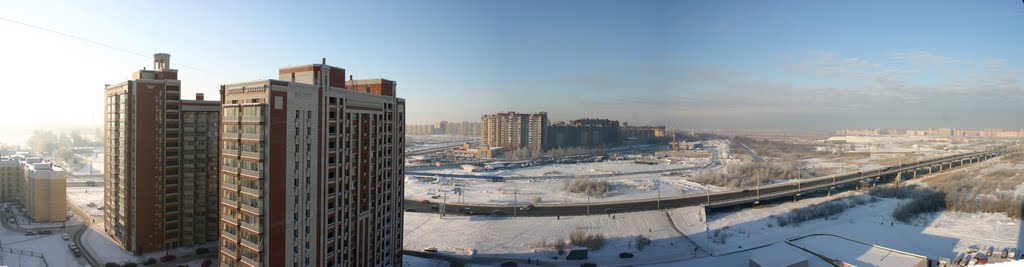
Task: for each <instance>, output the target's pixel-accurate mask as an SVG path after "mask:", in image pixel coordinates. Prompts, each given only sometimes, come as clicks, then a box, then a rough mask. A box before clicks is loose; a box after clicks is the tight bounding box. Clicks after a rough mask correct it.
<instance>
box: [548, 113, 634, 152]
mask: <svg viewBox="0 0 1024 267" xmlns="http://www.w3.org/2000/svg"><path fill="white" fill-rule="evenodd" d="M547 138H548V140H547V142H546V143H547V147H548V148H565V147H585V148H595V147H606V146H611V145H615V144H618V143H619V142H620V141H621V140H620V139H619V122H618V121H613V120H609V119H578V120H572V121H569V122H558V123H554V124H552V125H551V126H549V127H548V134H547Z"/></svg>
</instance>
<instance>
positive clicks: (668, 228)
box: [405, 192, 1022, 266]
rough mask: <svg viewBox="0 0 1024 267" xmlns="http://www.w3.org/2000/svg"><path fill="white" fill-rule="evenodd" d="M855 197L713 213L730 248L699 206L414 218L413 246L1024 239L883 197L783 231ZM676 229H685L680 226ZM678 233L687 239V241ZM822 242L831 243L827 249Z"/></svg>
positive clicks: (657, 255) (673, 246)
mask: <svg viewBox="0 0 1024 267" xmlns="http://www.w3.org/2000/svg"><path fill="white" fill-rule="evenodd" d="M856 194H858V193H857V192H847V193H842V194H837V195H835V196H832V197H818V198H809V199H804V200H800V201H795V202H793V201H790V202H784V203H781V204H765V205H762V206H761V207H758V208H746V209H741V210H736V211H722V212H714V213H711V214H710V216H708V217H709V218H710V220H709V223H708V226H709V227H710V229H712V230H713V231H714V230H718V232H719V234H721V235H727V236H728V237H726V238H724V239H723V241H722V242H713V241H711V240H710V239H709V238H708V234H707V232H706V231H705V225H704V221H703V218H704V216H703V215H702V214H701V212H700V208H683V209H674V210H668V214H669V215H670V216H671V218H672V222H670V221H669V220H668V218H666V217H665V216H666V213H665V212H658V211H646V212H635V213H624V214H618V215H616V217H617V218H616V219H615V220H612V219H611V218H608V217H607V216H600V215H595V216H589V217H588V216H571V217H563V218H561V219H560V220H559V219H556V218H550V217H529V218H495V217H465V216H450V217H445V218H443V219H441V218H439V217H437V215H433V214H422V213H406V218H405V240H406V244H405V249H409V250H422V249H424V248H426V247H436V248H437V249H439V250H440V251H441V252H440V253H447V254H455V255H463V256H466V257H468V255H474V256H473V258H475V259H502V258H515V259H523V258H542V259H544V260H545V261H551V260H550V258H549V257H550V256H552V255H553V254H552V252H551V251H550V250H547V249H541V248H540V247H539V246H538V244H540V243H541V242H543V241H547V242H554V241H556V240H558V239H559V238H567V236H568V233H569V232H570V231H571V230H572V229H576V228H580V229H586V231H587V232H589V233H602V234H604V235H605V237H606V238H607V239H608V243H607V245H606V246H605V247H604V248H602V249H600V250H597V251H592V254H591V258H590V259H588V260H587V261H588V262H595V263H599V264H601V265H602V266H606V265H607V266H617V265H643V264H653V265H652V266H711V265H713V266H747V263H748V261H747V260H748V259H749V257H750V255H752V253H756V252H757V251H758V250H760V249H761V248H758V247H761V246H780V245H781V246H788V245H786V244H785V243H784V241H785V240H787V239H791V238H796V237H801V236H806V235H810V234H834V235H838V236H842V237H846V238H850V239H854V240H857V241H861V242H866V243H869V244H874V245H879V246H884V247H888V248H892V249H896V250H901V251H906V252H909V253H914V254H918V255H923V256H926V257H929V258H932V259H937V258H938V257H946V258H952V257H954V256H955V255H956V252H958V251H963V250H965V249H966V248H968V247H971V246H975V247H989V246H992V247H996V248H1003V247H1011V248H1014V247H1017V243H1018V241H1019V240H1021V239H1022V237H1021V235H1020V233H1021V231H1020V229H1021V224H1020V221H1019V220H1014V219H1011V218H1008V217H1006V216H1005V215H1003V214H986V213H977V214H969V213H960V212H941V213H933V214H926V215H924V216H923V218H921V219H919V220H918V221H916V222H915V223H913V224H902V223H899V222H895V221H894V220H892V218H891V216H890V214H891V212H892V210H893V209H894V208H895V207H896V206H898V205H900V204H902V203H904V201H901V200H894V199H879V200H878V201H876V202H871V203H868V204H864V205H860V206H856V207H853V208H850V209H848V210H847V211H845V212H843V213H841V214H839V215H836V216H832V217H830V218H828V219H818V220H812V221H807V222H804V223H801V224H800V225H798V226H792V225H790V226H785V227H780V226H778V224H777V222H776V221H775V219H774V218H773V217H772V216H778V215H783V214H786V213H788V212H789V211H791V210H793V209H795V208H800V207H806V206H810V205H814V204H819V203H823V202H826V201H830V200H832V199H836V198H842V197H849V196H853V195H856ZM673 224H674V226H675V227H676V228H673ZM675 229H679V230H680V231H681V232H682V233H683V234H685V236H687V237H688V238H684V237H682V236H681V235H680V234H679V233H677V232H676V230H675ZM643 230H648V231H643ZM636 235H644V236H646V237H648V238H650V239H651V240H654V242H653V245H652V246H651V247H648V248H647V249H645V250H643V251H637V250H636V249H635V248H634V247H632V246H631V244H633V243H631V242H633V241H634V240H635V236H636ZM837 240H841V239H837ZM690 242H693V243H690ZM815 242H817V243H810V244H805V245H813V246H815V247H827V248H828V249H825V250H823V251H821V252H823V253H826V252H827V253H834V254H836V255H831V256H833V257H838V258H844V259H852V261H860V262H861V263H864V262H869V261H867V260H870V259H878V257H880V256H881V255H882V254H880V253H882V251H878V250H874V249H867V248H866V246H863V245H856V243H853V244H851V242H849V241H845V240H844V241H836V240H831V241H829V240H825V241H820V240H819V241H815ZM820 242H825V243H824V244H818V243H820ZM695 247H700V248H701V249H698V254H700V253H702V252H700V251H702V250H703V251H710V252H712V253H713V254H714V255H719V256H714V257H699V258H694V259H687V260H682V259H685V258H687V257H692V256H693V255H694V254H692V253H693V251H694V248H695ZM752 248H755V249H752ZM776 249H778V248H776ZM623 251H628V252H631V253H634V254H635V255H636V256H637V257H636V258H634V259H628V260H627V259H619V258H618V257H616V255H617V254H618V253H619V252H623ZM851 251H852V252H851ZM687 253H691V254H689V255H687ZM796 253H797V254H799V255H803V256H806V257H807V258H808V259H809V263H810V266H829V265H828V264H827V263H825V262H824V261H821V260H820V259H818V258H815V257H813V256H812V255H811V254H808V253H805V252H801V251H796ZM851 253H852V254H851ZM701 256H704V255H701ZM827 256H829V255H827ZM673 257H675V259H673ZM873 257H874V258H873ZM903 260H906V259H903V258H899V257H897V258H893V259H891V260H889V261H883V262H884V263H885V264H883V266H900V264H901V263H903V262H904V261H903ZM495 261H496V262H497V260H495ZM554 262H555V263H557V264H556V265H565V266H574V265H578V264H579V262H566V261H564V260H561V261H554ZM888 263H894V264H892V265H890V264H888Z"/></svg>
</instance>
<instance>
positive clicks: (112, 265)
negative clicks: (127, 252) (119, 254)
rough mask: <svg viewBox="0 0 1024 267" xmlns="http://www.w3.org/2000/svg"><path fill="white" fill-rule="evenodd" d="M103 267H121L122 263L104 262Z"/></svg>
mask: <svg viewBox="0 0 1024 267" xmlns="http://www.w3.org/2000/svg"><path fill="white" fill-rule="evenodd" d="M103 267H121V265H120V264H117V263H116V262H108V263H106V264H103Z"/></svg>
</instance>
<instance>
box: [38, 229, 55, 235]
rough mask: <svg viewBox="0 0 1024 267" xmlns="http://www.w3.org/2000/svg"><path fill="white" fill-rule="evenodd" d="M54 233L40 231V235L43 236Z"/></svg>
mask: <svg viewBox="0 0 1024 267" xmlns="http://www.w3.org/2000/svg"><path fill="white" fill-rule="evenodd" d="M52 233H53V231H50V230H42V231H39V234H41V235H48V234H52Z"/></svg>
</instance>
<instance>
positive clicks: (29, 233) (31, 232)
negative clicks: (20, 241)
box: [25, 231, 37, 235]
mask: <svg viewBox="0 0 1024 267" xmlns="http://www.w3.org/2000/svg"><path fill="white" fill-rule="evenodd" d="M25 235H37V234H36V231H28V232H25Z"/></svg>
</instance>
